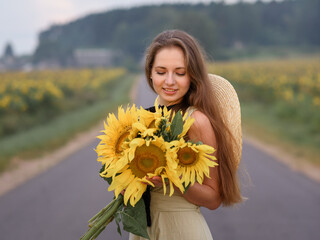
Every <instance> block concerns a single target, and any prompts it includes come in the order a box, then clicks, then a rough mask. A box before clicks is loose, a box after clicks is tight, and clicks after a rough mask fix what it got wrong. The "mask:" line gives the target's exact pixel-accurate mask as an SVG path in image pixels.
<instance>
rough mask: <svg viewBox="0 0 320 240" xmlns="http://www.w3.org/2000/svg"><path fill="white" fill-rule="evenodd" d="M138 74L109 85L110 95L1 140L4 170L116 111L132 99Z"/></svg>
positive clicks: (51, 148) (0, 156)
mask: <svg viewBox="0 0 320 240" xmlns="http://www.w3.org/2000/svg"><path fill="white" fill-rule="evenodd" d="M134 78H135V76H133V75H131V76H127V77H126V78H124V79H121V81H116V82H112V83H111V84H110V87H109V88H108V90H109V94H111V95H110V97H109V98H108V99H106V100H101V101H99V102H95V103H93V104H92V105H89V106H86V107H83V108H81V109H77V110H75V111H72V112H68V113H66V114H64V115H62V116H59V117H57V118H55V119H54V120H52V121H50V122H48V123H47V124H44V125H40V126H37V127H34V128H31V129H29V130H26V131H23V132H20V133H17V134H14V135H12V136H9V137H6V138H3V139H0V172H3V171H4V170H6V169H7V168H8V167H9V166H10V163H11V161H12V159H13V157H19V158H22V159H30V158H34V157H38V156H41V155H42V154H44V153H46V152H48V151H52V150H54V149H56V148H58V147H60V146H62V145H63V144H64V143H66V142H67V141H69V140H70V139H72V137H74V136H75V134H77V133H78V132H80V131H83V130H86V129H88V128H90V127H91V126H93V125H95V124H97V123H98V122H99V121H100V120H101V119H103V118H104V117H106V116H107V113H109V112H111V111H114V110H116V107H117V106H118V105H120V104H125V103H128V102H130V99H129V98H130V96H129V92H130V89H131V87H132V84H133V82H134Z"/></svg>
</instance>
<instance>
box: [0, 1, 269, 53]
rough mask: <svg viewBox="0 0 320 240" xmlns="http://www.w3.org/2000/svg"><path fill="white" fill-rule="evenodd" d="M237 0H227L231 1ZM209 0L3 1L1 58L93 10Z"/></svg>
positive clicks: (32, 47) (33, 44) (29, 48)
mask: <svg viewBox="0 0 320 240" xmlns="http://www.w3.org/2000/svg"><path fill="white" fill-rule="evenodd" d="M214 1H216V2H219V1H221V0H214ZM237 1H239V0H225V2H226V3H228V4H229V3H230V4H232V3H235V2H237ZM244 1H245V2H254V1H255V0H244ZM266 1H267V0H266ZM209 2H211V0H184V1H183V0H180V1H179V0H174V1H172V0H0V57H1V56H2V55H3V52H4V48H5V45H6V44H7V43H9V42H10V43H11V45H12V47H13V50H14V53H15V55H23V54H32V53H33V51H34V50H35V48H36V46H37V43H38V34H39V33H40V32H41V31H42V30H46V29H48V28H49V27H50V26H51V25H52V24H63V23H67V22H69V21H72V20H75V19H77V18H79V17H82V16H86V15H88V14H90V13H97V12H104V11H107V10H112V9H116V8H130V7H135V6H141V5H150V4H162V3H209Z"/></svg>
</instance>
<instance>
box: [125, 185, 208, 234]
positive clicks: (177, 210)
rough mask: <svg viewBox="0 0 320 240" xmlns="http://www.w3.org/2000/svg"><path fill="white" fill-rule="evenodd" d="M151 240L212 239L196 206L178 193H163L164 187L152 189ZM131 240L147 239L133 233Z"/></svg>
mask: <svg viewBox="0 0 320 240" xmlns="http://www.w3.org/2000/svg"><path fill="white" fill-rule="evenodd" d="M150 212H151V227H148V234H149V237H150V240H212V239H213V238H212V235H211V232H210V229H209V227H208V225H207V222H206V220H205V219H204V217H203V215H202V213H201V212H200V208H199V206H196V205H194V204H192V203H190V202H188V201H187V200H185V199H184V198H183V197H182V196H181V195H179V194H178V193H174V194H173V195H172V196H171V197H169V195H163V190H162V188H157V189H154V190H151V203H150ZM129 240H146V239H145V238H143V237H139V236H136V235H134V234H132V233H130V235H129Z"/></svg>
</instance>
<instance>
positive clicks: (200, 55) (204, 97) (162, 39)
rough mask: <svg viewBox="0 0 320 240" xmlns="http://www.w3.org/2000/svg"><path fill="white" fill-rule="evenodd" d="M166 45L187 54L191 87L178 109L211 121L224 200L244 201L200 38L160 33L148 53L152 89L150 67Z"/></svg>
mask: <svg viewBox="0 0 320 240" xmlns="http://www.w3.org/2000/svg"><path fill="white" fill-rule="evenodd" d="M164 47H179V48H180V49H182V51H183V53H184V56H185V64H186V67H187V74H188V75H189V77H190V82H191V83H190V88H189V91H188V92H187V94H186V95H185V96H184V99H183V101H182V102H181V103H180V104H179V106H178V107H179V108H180V109H182V110H183V111H185V110H186V109H187V108H188V107H189V106H194V107H196V109H197V110H199V111H201V112H202V113H204V114H205V115H206V116H207V117H208V118H209V120H210V123H211V125H212V127H213V130H214V133H215V137H216V140H217V143H218V147H217V148H218V149H217V159H218V163H219V167H218V172H219V184H220V195H221V199H222V203H223V205H225V206H229V205H232V204H235V203H238V202H241V201H242V197H241V193H240V188H239V183H238V177H237V163H236V161H235V159H236V157H235V154H234V152H233V151H232V144H233V141H234V138H231V139H232V141H230V138H229V137H228V136H232V134H231V132H230V130H229V129H228V128H227V126H226V125H225V123H224V121H223V119H222V117H221V114H219V109H218V108H217V107H216V104H215V102H214V98H213V95H212V92H213V91H212V90H211V84H210V80H209V77H208V72H207V69H206V63H205V58H204V56H205V54H204V52H203V50H202V48H201V47H200V45H199V44H198V43H197V41H196V40H195V39H194V38H193V37H192V36H190V35H189V34H187V33H186V32H183V31H180V30H167V31H164V32H162V33H160V34H159V35H158V36H157V37H156V38H155V39H154V40H153V41H152V43H151V45H150V46H149V48H148V49H147V52H146V62H145V74H146V78H147V81H148V83H149V85H150V87H151V88H152V89H153V91H154V88H153V84H152V79H151V70H152V66H153V63H154V59H155V56H156V54H157V52H158V51H159V50H160V49H162V48H164Z"/></svg>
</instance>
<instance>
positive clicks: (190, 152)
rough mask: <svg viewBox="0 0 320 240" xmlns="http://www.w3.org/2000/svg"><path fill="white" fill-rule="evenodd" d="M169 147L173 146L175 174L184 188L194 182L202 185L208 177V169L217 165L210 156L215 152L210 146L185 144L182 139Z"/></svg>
mask: <svg viewBox="0 0 320 240" xmlns="http://www.w3.org/2000/svg"><path fill="white" fill-rule="evenodd" d="M171 145H172V146H175V147H174V149H175V152H176V158H177V160H178V169H177V172H178V173H179V176H181V181H182V182H184V183H185V186H188V185H189V183H190V184H191V185H193V184H194V183H195V181H197V182H199V183H200V184H202V182H203V179H204V176H207V177H210V175H209V168H210V167H215V166H217V165H218V164H217V163H216V162H214V160H216V158H215V157H214V156H213V155H211V154H213V153H214V151H215V149H214V148H213V147H211V146H208V145H196V144H194V143H191V142H185V141H184V140H183V138H182V139H180V141H174V142H172V143H171Z"/></svg>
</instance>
